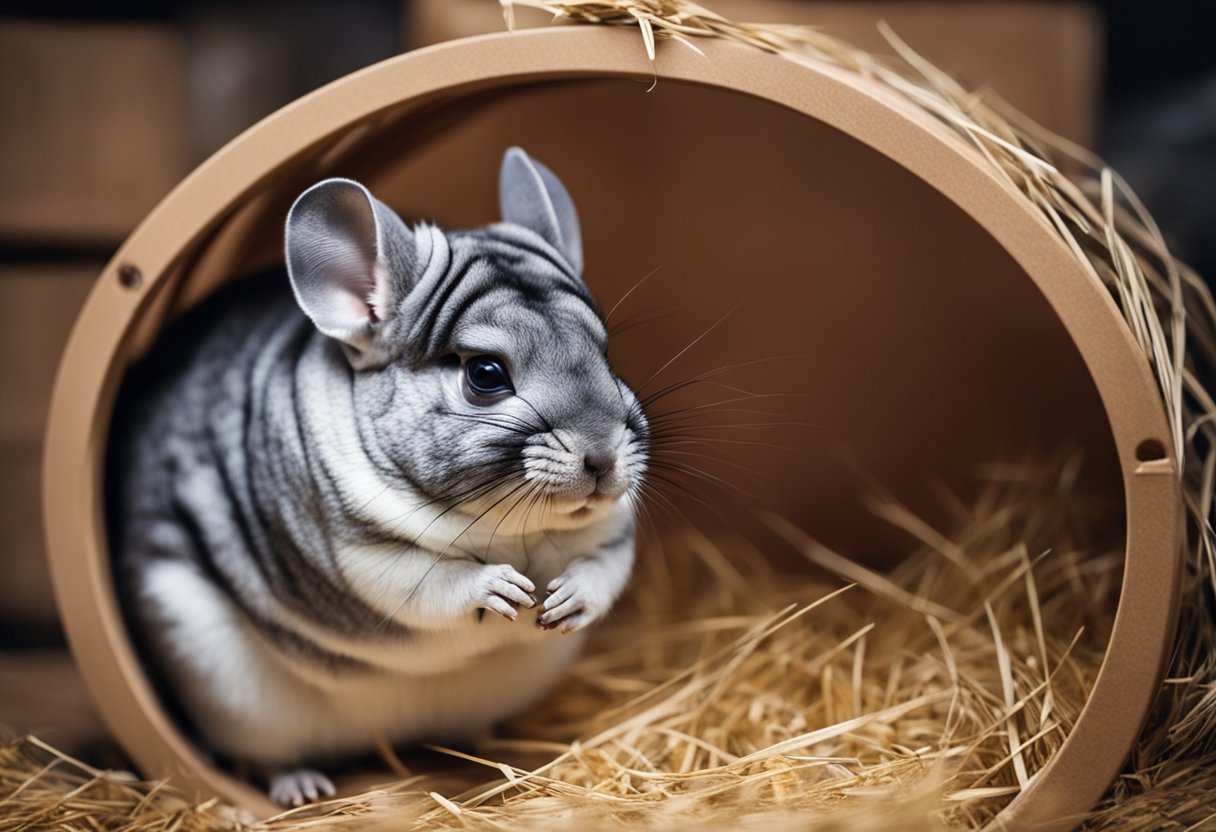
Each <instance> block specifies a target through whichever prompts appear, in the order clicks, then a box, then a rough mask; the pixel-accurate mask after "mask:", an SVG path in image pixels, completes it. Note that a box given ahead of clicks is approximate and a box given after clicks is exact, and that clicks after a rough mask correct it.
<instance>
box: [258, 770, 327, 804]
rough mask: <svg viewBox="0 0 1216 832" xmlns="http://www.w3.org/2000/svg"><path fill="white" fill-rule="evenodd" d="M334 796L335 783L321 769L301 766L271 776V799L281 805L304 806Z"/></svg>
mask: <svg viewBox="0 0 1216 832" xmlns="http://www.w3.org/2000/svg"><path fill="white" fill-rule="evenodd" d="M333 796H334V784H333V783H332V782H330V779H329V778H328V777H326V776H325V775H324V774H322V773H321V772H319V771H313V770H312V769H310V768H299V769H295V770H294V771H280V772H279V773H278V774H273V775H271V777H270V799H271V800H273V801H274V802H275V803H277V804H279V805H280V806H285V807H293V806H303V805H304V804H305V803H313V802H315V801H318V800H320V799H321V798H324V797H333Z"/></svg>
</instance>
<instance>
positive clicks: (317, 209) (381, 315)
mask: <svg viewBox="0 0 1216 832" xmlns="http://www.w3.org/2000/svg"><path fill="white" fill-rule="evenodd" d="M286 250H287V251H286V254H287V273H288V275H289V276H290V278H291V287H292V290H293V291H294V292H295V296H296V301H297V302H298V303H299V304H300V308H301V309H303V310H304V312H305V313H306V314H307V315H308V317H309V318H311V319H312V322H313V323H314V324H316V327H317V329H319V330H320V331H321V332H323V333H325V334H326V335H328V336H330V337H331V338H335V339H337V340H338V341H341V342H342V344H343V345H344V347H345V351H346V355H347V357H348V358H349V359H350V362H351V365H352V366H354V367H355V368H356V369H372V368H375V367H377V366H380V365H382V364H383V363H384V362H385V361H386V360H387V354H386V352H387V350H386V344H385V341H386V338H387V335H388V331H389V330H391V329H392V328H393V326H394V324H395V323H396V322H395V321H394V320H393V317H394V314H395V311H396V309H397V305H398V303H399V301H400V300H401V296H402V295H403V294H404V293H405V291H407V290H408V287H409V285H410V284H411V283H412V282H413V275H414V271H415V269H414V265H415V254H414V252H415V247H414V239H413V235H412V234H411V233H410V230H409V229H408V228H407V227H406V225H405V223H404V222H402V220H401V218H400V217H399V216H397V214H396V212H394V211H393V209H391V208H389V207H388V206H387V205H385V204H384V203H382V202H380V201H379V200H378V199H376V198H375V197H374V196H372V195H371V193H370V192H369V191H368V190H367V188H365V187H363V186H362V185H360V184H359V183H358V182H354V181H352V180H350V179H326V180H325V181H324V182H318V183H317V184H316V185H313V186H312V187H311V188H309V189H308V190H306V191H305V192H304V193H302V194H300V196H299V198H298V199H296V201H295V204H294V205H292V206H291V211H290V212H289V213H288V215H287V232H286Z"/></svg>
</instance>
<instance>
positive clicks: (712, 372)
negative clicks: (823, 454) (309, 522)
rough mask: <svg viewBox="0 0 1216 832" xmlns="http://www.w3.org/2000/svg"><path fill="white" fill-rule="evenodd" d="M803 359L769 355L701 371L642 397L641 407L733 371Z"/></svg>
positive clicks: (730, 386)
mask: <svg viewBox="0 0 1216 832" xmlns="http://www.w3.org/2000/svg"><path fill="white" fill-rule="evenodd" d="M805 357H806V356H804V355H771V356H768V357H766V358H753V359H751V360H750V361H737V362H735V363H733V364H723V365H721V366H719V367H713V368H711V369H709V370H703V371H701V372H699V373H697V374H696V375H694V376H691V377H689V378H686V379H681V380H680V381H673V382H672V383H671V384H668V385H666V386H665V387H662V388H660V389H658V390H656V391H655V392H653V393H651V394H650V395H649V396H646V397H644V398H643V399H642V400H641V401H642V404H643V405H646V406H650V405H651V404H653V403H654V402H656V401H658V400H659V399H662V398H664V397H666V396H669V395H671V394H672V393H675V392H678V391H680V390H683V389H684V388H686V387H689V386H691V385H694V384H700V383H701V382H707V381H709V379H711V378H713V377H715V376H720V375H722V374H723V373H729V372H732V371H734V370H743V369H746V368H748V367H754V366H756V365H757V364H766V363H768V362H770V361H783V360H785V359H788V358H805ZM665 366H666V365H665ZM714 383H715V384H717V385H719V386H722V387H726V388H727V389H731V390H736V391H738V392H740V393H748V392H749V391H747V390H743V389H741V388H739V387H734V386H732V385H730V384H726V383H725V382H714ZM788 395H800V394H788Z"/></svg>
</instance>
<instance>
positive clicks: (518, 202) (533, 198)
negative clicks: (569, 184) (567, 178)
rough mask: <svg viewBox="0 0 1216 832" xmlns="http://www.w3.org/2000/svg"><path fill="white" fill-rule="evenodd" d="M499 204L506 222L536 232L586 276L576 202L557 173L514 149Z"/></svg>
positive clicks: (505, 163) (505, 162)
mask: <svg viewBox="0 0 1216 832" xmlns="http://www.w3.org/2000/svg"><path fill="white" fill-rule="evenodd" d="M498 205H499V209H500V210H501V211H502V218H503V221H504V222H510V223H514V224H515V225H522V226H523V227H524V228H527V229H530V230H532V231H535V232H536V233H537V234H539V235H540V236H541V237H543V238H544V239H545V240H546V241H547V242H548V243H549V244H550V245H552V246H553V247H554V248H556V249H557V250H558V251H559V252H561V253H562V255H563V256H564V257H565V258H566V260H567V261H568V262H569V263H570V265H571V266H572V267H573V268H574V271H575V272H577V273H578V274H582V272H583V236H582V232H581V231H580V230H579V225H578V212H577V211H575V210H574V202H573V201H572V200H571V199H570V194H568V193H567V192H566V188H565V186H563V185H562V183H561V180H560V179H558V178H557V177H556V176H554V175H553V171H551V170H549V169H548V168H547V167H545V166H544V165H542V164H541V163H540V162H538V161H536V160H535V159H533V158H532V157H531V156H529V155H528V154H527V153H525V152H524V151H523V149H522V148H518V147H512V148H510V149H509V150H508V151H507V152H506V154H505V155H504V156H503V157H502V168H501V169H499V172H498Z"/></svg>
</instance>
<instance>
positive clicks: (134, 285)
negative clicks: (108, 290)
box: [118, 263, 144, 289]
mask: <svg viewBox="0 0 1216 832" xmlns="http://www.w3.org/2000/svg"><path fill="white" fill-rule="evenodd" d="M118 282H119V283H120V284H122V287H123V288H124V289H138V288H139V287H140V286H141V285H143V282H144V276H143V274H141V273H140V271H139V269H137V268H136V267H135V266H132V265H131V264H130V263H128V264H127V265H125V266H123V267H122V268H120V269H119V270H118Z"/></svg>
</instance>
